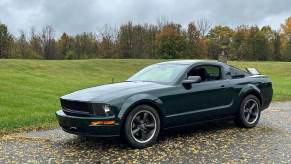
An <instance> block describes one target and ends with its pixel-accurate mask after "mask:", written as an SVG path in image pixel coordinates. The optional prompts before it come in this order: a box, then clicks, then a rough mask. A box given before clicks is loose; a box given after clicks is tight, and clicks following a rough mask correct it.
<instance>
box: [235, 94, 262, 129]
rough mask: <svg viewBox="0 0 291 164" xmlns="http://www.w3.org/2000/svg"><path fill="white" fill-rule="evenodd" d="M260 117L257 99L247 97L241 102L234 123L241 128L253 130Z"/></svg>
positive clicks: (251, 96)
mask: <svg viewBox="0 0 291 164" xmlns="http://www.w3.org/2000/svg"><path fill="white" fill-rule="evenodd" d="M251 103H252V104H251ZM253 105H254V107H253V108H252V106H253ZM248 106H250V107H248ZM251 108H252V109H251ZM260 116H261V105H260V101H259V99H258V98H257V97H256V96H254V95H248V96H246V97H245V98H244V99H243V100H242V102H241V105H240V109H239V112H238V115H237V117H236V119H235V123H236V124H237V125H238V126H240V127H243V128H253V127H255V126H256V125H257V124H258V122H259V120H260Z"/></svg>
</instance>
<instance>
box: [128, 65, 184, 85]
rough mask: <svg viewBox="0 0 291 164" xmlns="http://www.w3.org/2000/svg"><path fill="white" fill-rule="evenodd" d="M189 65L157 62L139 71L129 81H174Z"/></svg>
mask: <svg viewBox="0 0 291 164" xmlns="http://www.w3.org/2000/svg"><path fill="white" fill-rule="evenodd" d="M187 67H188V65H183V64H155V65H151V66H148V67H146V68H144V69H142V70H141V71H139V72H137V73H136V74H135V75H133V76H132V77H130V78H129V79H128V80H127V81H151V82H161V83H172V82H174V80H176V79H177V78H178V76H179V75H181V74H182V73H183V72H184V71H185V70H186V68H187Z"/></svg>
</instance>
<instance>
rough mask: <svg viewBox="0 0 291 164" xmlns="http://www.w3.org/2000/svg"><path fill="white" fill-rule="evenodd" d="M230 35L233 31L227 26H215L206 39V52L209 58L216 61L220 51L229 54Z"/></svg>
mask: <svg viewBox="0 0 291 164" xmlns="http://www.w3.org/2000/svg"><path fill="white" fill-rule="evenodd" d="M232 34H233V30H232V29H231V28H229V27H228V26H215V27H214V28H213V29H211V30H210V31H209V34H208V36H207V38H208V40H209V45H208V46H209V47H208V50H209V55H210V57H211V58H214V59H217V58H218V55H219V54H221V52H222V51H224V53H226V54H229V50H230V41H231V37H232Z"/></svg>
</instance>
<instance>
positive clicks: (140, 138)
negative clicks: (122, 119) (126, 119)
mask: <svg viewBox="0 0 291 164" xmlns="http://www.w3.org/2000/svg"><path fill="white" fill-rule="evenodd" d="M156 130H157V121H156V119H155V116H154V115H153V113H151V112H150V111H146V110H142V111H139V112H137V113H136V114H135V115H134V116H133V118H132V121H131V135H132V137H133V139H134V140H135V141H136V142H139V143H146V142H148V141H150V140H151V139H152V138H153V137H154V135H155V132H156Z"/></svg>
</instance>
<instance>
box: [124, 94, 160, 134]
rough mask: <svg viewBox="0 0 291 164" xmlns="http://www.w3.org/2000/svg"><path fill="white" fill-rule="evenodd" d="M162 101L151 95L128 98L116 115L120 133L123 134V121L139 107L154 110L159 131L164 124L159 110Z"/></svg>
mask: <svg viewBox="0 0 291 164" xmlns="http://www.w3.org/2000/svg"><path fill="white" fill-rule="evenodd" d="M162 104H163V103H162V101H161V100H160V99H158V98H156V97H154V96H151V95H146V94H143V95H135V96H132V97H130V98H129V99H128V100H127V101H126V102H125V103H124V104H123V105H122V107H121V110H120V112H119V114H118V118H119V119H120V125H121V127H122V129H121V132H123V127H124V124H125V119H126V118H127V116H128V114H129V113H130V112H131V111H132V110H133V109H134V108H135V107H137V106H139V105H148V106H151V107H152V108H154V109H155V110H156V111H157V113H158V114H159V117H160V124H161V129H162V127H163V122H164V114H163V111H162V109H161V105H162Z"/></svg>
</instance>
